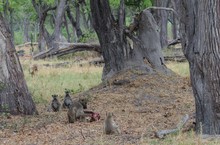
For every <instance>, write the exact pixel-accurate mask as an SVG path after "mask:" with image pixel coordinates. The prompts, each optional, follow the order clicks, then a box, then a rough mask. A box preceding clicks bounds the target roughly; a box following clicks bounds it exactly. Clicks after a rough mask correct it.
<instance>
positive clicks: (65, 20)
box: [64, 14, 71, 43]
mask: <svg viewBox="0 0 220 145" xmlns="http://www.w3.org/2000/svg"><path fill="white" fill-rule="evenodd" d="M64 25H65V27H66V33H67V42H69V43H70V37H71V35H70V32H69V25H68V20H67V18H66V15H65V14H64Z"/></svg>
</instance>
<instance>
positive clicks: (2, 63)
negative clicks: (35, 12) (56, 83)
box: [0, 14, 36, 114]
mask: <svg viewBox="0 0 220 145" xmlns="http://www.w3.org/2000/svg"><path fill="white" fill-rule="evenodd" d="M0 104H1V105H0V112H9V113H11V114H34V113H35V112H36V108H35V104H34V102H33V100H32V98H31V95H30V93H29V92H28V88H27V85H26V82H25V80H24V75H23V70H22V67H21V65H20V62H19V59H18V56H17V54H16V51H15V47H14V45H13V42H12V39H11V34H10V33H9V30H8V28H6V24H5V22H4V20H3V17H2V15H1V14H0Z"/></svg>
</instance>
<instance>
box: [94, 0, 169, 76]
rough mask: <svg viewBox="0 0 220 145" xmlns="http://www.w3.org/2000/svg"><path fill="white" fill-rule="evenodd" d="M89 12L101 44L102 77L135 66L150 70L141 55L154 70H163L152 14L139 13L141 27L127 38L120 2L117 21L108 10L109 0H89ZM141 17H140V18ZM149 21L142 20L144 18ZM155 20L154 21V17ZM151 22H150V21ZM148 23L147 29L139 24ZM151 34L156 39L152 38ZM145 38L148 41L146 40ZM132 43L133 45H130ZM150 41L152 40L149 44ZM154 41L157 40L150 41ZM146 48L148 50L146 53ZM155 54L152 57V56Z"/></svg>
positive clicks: (151, 70) (122, 8) (122, 7)
mask: <svg viewBox="0 0 220 145" xmlns="http://www.w3.org/2000/svg"><path fill="white" fill-rule="evenodd" d="M90 6H91V13H92V18H93V27H94V29H95V31H96V33H97V35H98V38H99V42H100V45H101V48H102V52H103V57H104V61H105V66H104V70H103V78H109V77H111V76H112V75H114V74H115V73H117V72H119V71H121V70H125V69H129V68H138V69H141V70H145V71H147V72H153V69H152V68H151V67H150V66H149V65H147V64H145V63H144V60H143V58H144V57H145V58H146V59H149V60H148V61H149V62H150V63H152V64H151V65H152V66H153V67H154V68H155V70H158V68H159V70H163V71H164V70H166V68H165V67H164V64H163V56H162V55H161V53H160V49H161V47H160V42H159V35H158V32H157V31H156V28H155V27H156V25H154V24H155V23H147V24H144V23H145V22H152V21H154V20H152V19H153V17H152V15H151V16H150V17H148V16H149V15H150V14H149V12H148V14H149V15H147V14H145V12H143V13H142V15H141V22H140V27H139V28H140V30H139V31H138V35H137V36H138V38H139V40H138V38H137V39H133V42H131V41H132V40H129V39H128V37H127V36H126V34H125V32H124V30H123V29H122V28H123V25H124V12H123V11H124V6H123V3H121V4H120V10H119V16H118V21H116V20H115V19H114V17H113V15H112V13H111V9H110V7H109V2H108V1H107V0H106V1H102V0H91V1H90ZM142 17H143V18H142ZM146 18H147V19H148V21H145V19H146ZM154 22H155V21H154ZM152 24H153V25H154V26H153V25H152ZM147 25H150V26H149V28H150V30H148V29H145V28H142V26H143V27H145V26H147ZM151 35H152V36H153V38H155V39H157V40H154V39H151V38H152V36H151ZM145 41H147V42H145ZM133 43H134V47H133ZM150 43H152V44H150ZM153 43H157V44H155V45H154V44H153ZM145 51H147V52H148V53H149V54H147V53H145ZM151 55H152V56H154V57H155V56H156V55H157V56H156V57H155V58H153V57H151Z"/></svg>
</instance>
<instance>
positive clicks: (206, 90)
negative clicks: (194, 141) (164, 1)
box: [180, 0, 220, 134]
mask: <svg viewBox="0 0 220 145" xmlns="http://www.w3.org/2000/svg"><path fill="white" fill-rule="evenodd" d="M180 8H181V11H180V14H181V22H184V23H181V30H182V46H183V48H184V49H183V50H184V54H185V56H186V58H187V59H188V61H189V64H190V75H191V82H192V87H193V92H194V96H195V102H196V130H197V132H200V131H202V133H203V134H220V89H219V88H220V76H219V73H220V65H219V64H220V51H219V49H220V37H219V36H220V25H219V24H220V17H219V16H220V1H219V0H208V1H207V0H202V1H201V0H183V1H181V7H180Z"/></svg>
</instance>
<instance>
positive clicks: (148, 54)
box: [137, 10, 167, 72]
mask: <svg viewBox="0 0 220 145" xmlns="http://www.w3.org/2000/svg"><path fill="white" fill-rule="evenodd" d="M155 26H157V24H156V21H155V20H154V18H153V16H152V14H151V13H150V12H149V11H148V10H144V11H143V12H142V13H141V19H140V21H139V29H138V31H137V32H138V38H139V39H140V41H141V45H142V46H141V47H140V50H139V51H140V52H141V54H142V57H144V58H146V59H147V60H148V62H149V63H150V64H151V67H152V68H154V69H156V70H159V71H161V72H166V70H167V69H166V66H165V63H164V57H163V54H162V51H161V45H160V35H159V33H158V32H159V30H158V28H157V27H155Z"/></svg>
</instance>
